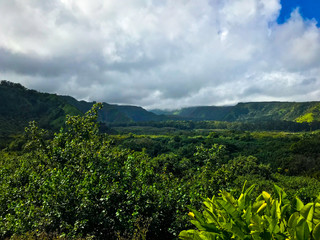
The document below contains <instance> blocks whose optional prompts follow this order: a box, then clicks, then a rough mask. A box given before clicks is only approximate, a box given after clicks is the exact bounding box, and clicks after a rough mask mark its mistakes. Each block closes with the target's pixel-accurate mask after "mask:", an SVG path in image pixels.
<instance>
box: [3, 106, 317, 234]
mask: <svg viewBox="0 0 320 240" xmlns="http://www.w3.org/2000/svg"><path fill="white" fill-rule="evenodd" d="M98 107H99V106H98V105H96V106H95V108H93V109H92V110H91V111H89V112H88V113H87V114H85V115H84V116H74V117H69V118H68V119H67V122H66V126H65V127H64V128H63V129H61V131H57V132H56V133H51V132H47V131H44V130H41V129H40V128H38V126H37V125H36V124H35V123H30V125H29V127H28V128H27V129H26V133H25V134H24V135H23V136H19V137H16V139H15V140H14V141H13V142H11V143H10V144H9V145H7V147H6V148H4V149H3V150H2V151H1V153H0V193H1V194H0V238H2V239H3V238H12V239H15V238H16V239H17V238H18V239H19V237H22V236H25V239H28V238H29V239H34V238H35V236H38V235H39V236H42V237H43V239H48V238H52V239H57V238H61V239H63V238H66V239H69V238H89V237H91V238H94V239H139V236H140V237H141V239H144V238H143V237H145V236H146V237H147V239H177V238H178V235H179V233H180V232H181V231H182V230H186V229H190V228H193V227H192V224H191V223H190V222H189V220H190V216H188V212H189V211H190V209H189V208H190V207H191V208H192V209H196V210H201V209H203V207H202V202H203V199H204V198H206V197H210V198H211V197H212V196H214V195H218V194H219V193H220V190H225V191H227V192H230V193H232V194H233V195H234V196H239V195H240V193H241V191H242V186H243V184H244V182H246V181H247V186H250V185H251V184H256V187H255V191H254V192H253V193H252V198H253V199H254V198H256V197H258V195H259V194H260V193H261V192H262V191H267V192H270V194H274V193H275V192H274V184H276V185H278V186H279V187H281V188H283V189H284V190H285V191H286V193H287V198H288V200H289V201H291V202H293V201H294V200H295V198H296V197H299V199H301V200H302V201H303V202H310V201H313V200H315V199H316V197H317V196H318V194H319V193H320V182H319V180H320V164H319V158H320V148H319V143H320V132H319V131H307V132H280V131H254V130H253V131H243V130H228V129H226V128H225V129H218V128H214V129H210V128H207V129H188V128H181V127H180V128H179V127H173V126H170V125H167V126H162V127H159V126H158V127H152V126H118V127H114V128H113V133H111V134H100V133H99V127H98V125H97V124H96V119H97V109H98ZM111 132H112V131H111Z"/></svg>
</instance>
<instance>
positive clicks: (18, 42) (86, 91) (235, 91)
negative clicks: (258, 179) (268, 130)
mask: <svg viewBox="0 0 320 240" xmlns="http://www.w3.org/2000/svg"><path fill="white" fill-rule="evenodd" d="M123 2H124V1H119V0H107V1H105V0H50V1H43V0H0V16H1V21H0V79H6V80H9V81H12V82H19V83H21V84H23V85H24V86H26V87H27V88H31V89H36V90H39V91H42V92H50V93H58V94H63V95H71V96H73V97H75V98H77V99H84V100H90V101H93V100H95V101H104V102H107V103H117V104H130V105H139V106H143V107H145V108H147V109H151V108H162V109H163V108H164V109H165V108H172V109H177V108H180V107H186V106H195V105H231V104H236V103H237V102H248V101H319V100H320V24H319V23H318V24H317V25H316V24H315V23H316V22H315V21H310V20H309V19H313V18H315V19H316V20H317V22H320V10H319V9H320V0H286V1H284V0H282V1H281V0H163V1H159V0H130V1H125V2H126V4H123ZM297 7H299V8H300V10H299V11H294V9H296V8H297ZM292 11H293V12H292ZM279 14H280V17H279Z"/></svg>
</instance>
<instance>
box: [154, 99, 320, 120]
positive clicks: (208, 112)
mask: <svg viewBox="0 0 320 240" xmlns="http://www.w3.org/2000/svg"><path fill="white" fill-rule="evenodd" d="M151 111H152V112H154V113H158V114H165V115H167V116H175V117H182V118H184V119H187V120H213V121H228V122H236V121H261V120H263V121H266V120H280V121H295V122H312V121H320V102H248V103H238V104H237V105H235V106H225V107H217V106H199V107H187V108H182V109H180V110H174V111H161V110H151Z"/></svg>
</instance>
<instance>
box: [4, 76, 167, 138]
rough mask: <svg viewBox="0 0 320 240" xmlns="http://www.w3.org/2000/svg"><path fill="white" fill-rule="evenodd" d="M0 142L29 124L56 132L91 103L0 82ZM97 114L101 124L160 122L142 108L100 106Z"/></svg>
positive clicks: (91, 103) (89, 107)
mask: <svg viewBox="0 0 320 240" xmlns="http://www.w3.org/2000/svg"><path fill="white" fill-rule="evenodd" d="M0 102H1V104H0V142H1V139H6V138H9V137H10V135H14V134H17V133H19V132H22V131H23V130H24V128H25V127H26V126H27V125H28V122H30V121H33V120H34V121H37V122H38V123H39V125H40V127H42V128H46V129H54V130H56V129H59V128H60V127H61V126H63V124H64V121H65V117H66V115H79V114H80V115H81V114H83V113H85V112H87V111H88V110H89V109H91V107H92V105H93V104H94V103H95V102H86V101H78V100H76V99H75V98H73V97H70V96H59V95H56V94H49V93H41V92H38V91H35V90H29V89H27V88H25V87H24V86H22V85H21V84H18V83H12V82H9V81H5V80H2V81H1V82H0ZM103 106H104V107H103V108H102V109H101V110H100V112H99V120H100V121H101V122H104V123H107V122H141V121H161V120H163V119H164V117H162V116H158V115H156V114H154V113H151V112H148V111H146V110H145V109H143V108H142V107H136V106H122V105H112V104H108V103H103Z"/></svg>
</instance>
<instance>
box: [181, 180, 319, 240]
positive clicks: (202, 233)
mask: <svg viewBox="0 0 320 240" xmlns="http://www.w3.org/2000/svg"><path fill="white" fill-rule="evenodd" d="M254 187H255V186H254V185H252V186H251V187H249V188H248V189H246V190H245V186H244V187H243V190H242V193H241V195H240V197H239V198H238V199H235V198H234V197H233V196H232V195H231V194H230V193H228V192H226V191H222V192H221V194H220V196H219V197H215V196H214V197H213V198H212V199H209V198H208V199H207V200H205V201H204V205H205V210H204V211H203V213H202V214H201V213H200V212H198V211H196V210H192V212H190V213H189V216H190V217H191V218H192V220H191V223H192V224H194V225H195V226H196V227H197V228H198V229H197V230H187V231H182V232H181V233H180V235H179V237H180V239H184V240H188V239H201V240H207V239H217V240H218V239H219V240H222V239H226V240H229V239H239V240H240V239H241V240H242V239H243V240H249V239H254V240H269V239H270V240H271V239H277V240H278V239H279V240H281V239H283V240H286V239H295V240H317V239H320V196H319V197H318V198H317V199H316V200H315V201H314V202H312V203H308V204H306V205H304V204H303V203H302V201H301V200H300V199H299V198H296V199H295V202H294V204H291V203H290V201H289V200H288V199H287V195H286V193H285V192H284V191H283V189H281V188H280V187H278V186H276V185H274V192H275V196H271V195H270V194H269V193H267V192H264V191H263V192H262V193H261V194H260V195H259V196H258V197H257V198H256V200H255V201H252V200H251V193H252V191H253V189H254Z"/></svg>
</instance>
